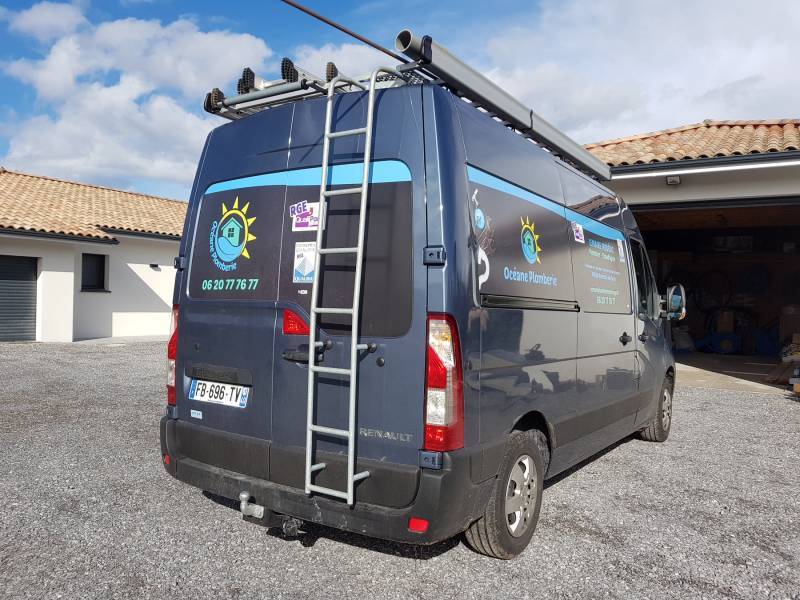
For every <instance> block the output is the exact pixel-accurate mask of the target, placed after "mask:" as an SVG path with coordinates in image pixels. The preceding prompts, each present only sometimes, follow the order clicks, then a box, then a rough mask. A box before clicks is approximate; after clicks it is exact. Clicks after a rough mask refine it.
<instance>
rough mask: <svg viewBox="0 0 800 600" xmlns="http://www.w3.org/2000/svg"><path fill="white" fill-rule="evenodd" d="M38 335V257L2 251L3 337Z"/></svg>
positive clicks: (8, 339)
mask: <svg viewBox="0 0 800 600" xmlns="http://www.w3.org/2000/svg"><path fill="white" fill-rule="evenodd" d="M35 339H36V259H35V258H28V257H24V256H3V255H0V341H2V342H13V341H23V340H35Z"/></svg>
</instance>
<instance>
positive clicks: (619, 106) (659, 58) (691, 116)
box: [484, 0, 800, 142]
mask: <svg viewBox="0 0 800 600" xmlns="http://www.w3.org/2000/svg"><path fill="white" fill-rule="evenodd" d="M525 20H528V21H529V22H530V24H527V25H526V24H525ZM799 22H800V2H795V1H793V0H784V1H775V2H751V1H749V0H705V1H704V2H695V1H693V0H673V1H671V2H654V1H648V2H626V1H623V0H610V1H608V2H602V3H600V2H585V1H581V0H562V1H558V0H545V2H544V3H543V4H542V7H541V12H540V13H539V14H538V16H537V18H536V19H535V22H534V19H533V17H532V16H527V17H520V18H519V19H518V23H519V25H518V27H516V28H513V29H510V30H504V31H503V33H502V35H499V34H498V35H495V36H492V37H491V38H490V39H489V40H488V42H487V44H486V55H485V60H486V64H485V65H484V66H485V67H486V70H487V72H488V74H489V75H490V76H491V77H492V78H493V79H495V80H497V81H502V82H503V83H504V84H505V85H507V86H508V88H509V89H511V90H513V91H514V93H515V94H517V95H518V96H520V97H521V98H522V99H524V100H525V101H526V102H528V103H529V104H530V105H531V106H532V107H533V108H534V110H536V111H537V112H538V113H539V114H540V115H541V116H542V117H544V118H545V119H547V120H550V121H551V122H553V124H555V125H557V126H559V127H561V128H563V129H565V130H566V131H567V132H568V133H570V134H572V135H573V136H574V137H575V138H576V139H578V140H580V141H582V142H591V141H599V140H601V139H606V138H610V137H619V136H623V135H627V134H633V133H641V132H645V131H652V130H656V129H661V128H667V127H675V126H678V125H683V124H687V123H695V122H699V121H702V120H703V119H706V118H711V119H768V118H788V117H795V116H797V107H798V106H800V86H798V85H796V84H795V82H794V80H793V79H792V77H791V75H790V73H792V72H794V71H795V70H796V65H795V64H794V63H795V62H796V60H795V55H796V52H795V51H794V46H795V42H794V40H795V39H796V29H797V23H799ZM766 23H768V24H769V27H760V26H758V24H766Z"/></svg>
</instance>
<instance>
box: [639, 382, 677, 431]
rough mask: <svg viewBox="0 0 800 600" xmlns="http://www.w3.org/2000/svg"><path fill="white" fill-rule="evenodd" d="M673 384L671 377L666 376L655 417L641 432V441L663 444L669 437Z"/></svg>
mask: <svg viewBox="0 0 800 600" xmlns="http://www.w3.org/2000/svg"><path fill="white" fill-rule="evenodd" d="M674 387H675V383H674V381H673V380H672V377H670V376H669V375H667V376H666V377H665V378H664V383H663V385H662V386H661V395H660V396H659V399H658V408H657V410H656V416H655V417H653V420H652V421H650V422H649V423H648V424H647V427H645V428H644V429H642V430H641V432H640V435H641V437H642V439H644V440H647V441H648V442H665V441H666V440H667V438H668V437H669V430H670V428H671V427H672V392H673V388H674Z"/></svg>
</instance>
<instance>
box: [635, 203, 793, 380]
mask: <svg viewBox="0 0 800 600" xmlns="http://www.w3.org/2000/svg"><path fill="white" fill-rule="evenodd" d="M632 209H633V211H634V213H635V215H636V220H637V222H638V223H639V227H640V228H641V230H642V233H643V236H644V238H645V241H646V243H647V245H648V252H649V253H650V257H651V261H652V263H653V268H654V271H655V272H656V277H657V279H658V283H659V287H660V289H662V290H664V289H666V286H669V285H671V284H674V283H682V284H683V285H684V286H685V288H686V293H687V312H688V314H687V317H686V319H685V320H684V321H681V322H678V323H673V342H674V345H675V348H676V352H677V353H678V359H679V360H680V362H682V363H686V364H689V365H694V366H697V367H700V368H703V369H707V370H711V371H717V372H721V373H723V374H729V375H731V376H734V377H737V378H741V379H746V380H750V381H755V382H759V383H778V382H777V381H770V373H771V372H774V371H775V369H776V365H779V363H780V351H781V348H782V347H783V346H784V345H786V344H787V343H790V342H791V341H792V335H793V334H794V333H796V332H799V331H800V308H799V307H800V260H798V259H800V204H798V203H797V201H796V200H795V199H787V200H785V201H782V200H781V199H764V200H739V201H730V200H727V201H725V202H721V201H706V202H698V201H694V202H683V203H671V204H670V203H659V204H653V205H645V204H640V205H637V206H633V207H632ZM723 357H725V358H723Z"/></svg>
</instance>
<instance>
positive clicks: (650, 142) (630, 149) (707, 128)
mask: <svg viewBox="0 0 800 600" xmlns="http://www.w3.org/2000/svg"><path fill="white" fill-rule="evenodd" d="M586 149H587V150H589V151H590V152H591V153H592V154H594V155H595V156H597V157H598V158H599V159H600V160H602V161H604V162H606V163H607V164H609V165H611V166H612V167H618V166H626V165H641V164H650V163H661V162H670V161H676V160H692V159H697V158H714V157H721V156H741V155H745V154H761V153H767V152H788V151H798V150H800V119H783V120H775V121H711V120H706V121H703V122H702V123H695V124H694V125H684V126H683V127H675V128H673V129H664V130H663V131H654V132H651V133H642V134H638V135H631V136H628V137H624V138H619V139H616V140H608V141H605V142H597V143H595V144H587V145H586Z"/></svg>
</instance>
